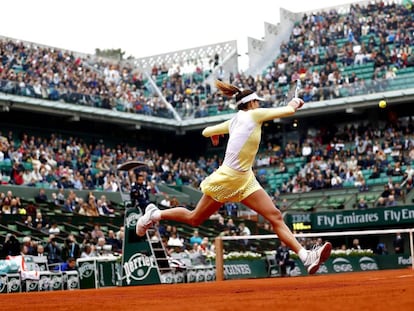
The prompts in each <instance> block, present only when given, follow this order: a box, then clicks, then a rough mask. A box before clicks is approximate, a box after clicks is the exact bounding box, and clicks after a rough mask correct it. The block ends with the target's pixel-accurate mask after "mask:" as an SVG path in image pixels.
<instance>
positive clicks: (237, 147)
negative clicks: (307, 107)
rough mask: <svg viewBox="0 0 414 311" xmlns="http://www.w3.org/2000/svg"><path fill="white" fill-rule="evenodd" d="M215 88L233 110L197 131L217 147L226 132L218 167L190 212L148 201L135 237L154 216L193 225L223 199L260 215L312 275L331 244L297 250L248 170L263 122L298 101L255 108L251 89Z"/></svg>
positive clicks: (297, 106) (296, 106)
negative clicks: (161, 207)
mask: <svg viewBox="0 0 414 311" xmlns="http://www.w3.org/2000/svg"><path fill="white" fill-rule="evenodd" d="M216 86H217V88H218V89H219V90H220V91H221V93H222V94H223V95H224V96H226V97H233V96H235V100H236V105H237V110H238V112H237V114H236V115H235V116H234V117H233V118H231V119H230V120H227V121H225V122H222V123H220V124H217V125H214V126H208V127H206V128H205V129H204V130H203V133H202V134H203V136H205V137H210V139H211V141H212V143H213V145H214V146H216V145H218V143H219V138H220V136H223V135H224V134H229V140H228V143H227V148H226V153H225V157H224V160H223V163H222V165H221V166H220V167H219V168H218V169H217V170H216V171H215V172H213V173H212V174H211V175H210V176H208V177H207V178H206V179H205V180H204V181H203V182H202V183H201V185H200V187H201V191H202V192H203V196H202V197H201V199H200V201H199V202H198V204H197V206H196V208H195V209H194V210H192V211H190V210H187V209H186V208H183V207H176V208H171V209H167V210H162V211H161V210H159V209H158V208H157V207H156V206H155V205H154V204H149V205H148V206H147V208H146V210H145V214H144V215H143V216H141V217H140V218H139V219H138V222H137V226H136V233H137V235H138V236H144V235H145V233H146V231H147V229H148V228H149V227H151V226H152V225H154V224H155V223H157V222H159V221H160V220H175V221H179V222H184V223H187V224H189V225H191V226H194V227H197V226H199V225H200V224H201V223H202V222H203V221H204V220H205V219H207V218H208V217H209V216H210V215H212V214H213V213H215V212H216V211H217V210H219V208H220V207H221V206H222V205H223V204H224V203H225V202H230V201H231V202H241V203H243V204H244V205H246V206H248V207H249V208H251V209H252V210H254V211H256V212H257V213H258V214H260V215H262V216H263V217H264V218H266V219H267V220H268V221H269V222H270V223H271V224H272V227H273V230H274V231H275V233H276V234H277V236H278V237H279V238H280V240H282V241H283V242H285V244H286V245H287V246H289V247H290V249H291V250H293V251H294V252H296V253H297V254H298V256H299V258H300V259H301V260H302V262H303V264H304V265H305V267H307V270H308V273H309V274H314V273H316V271H317V270H318V269H319V266H320V265H321V264H322V263H323V262H324V261H326V260H327V259H328V258H329V256H330V253H331V249H332V245H331V243H329V242H327V243H325V244H323V245H322V246H321V247H319V248H318V249H314V250H311V251H308V250H306V249H305V248H303V247H302V246H301V245H300V244H299V242H298V241H297V240H296V238H295V237H294V235H293V234H292V232H291V231H290V229H289V227H288V226H287V225H286V224H285V223H284V221H283V218H282V214H281V212H280V211H279V210H278V209H277V208H276V207H275V205H274V203H273V202H272V199H271V198H270V196H269V195H268V194H267V193H266V191H265V190H264V189H263V188H262V187H261V185H260V184H259V182H258V181H257V180H256V177H255V176H254V173H253V170H252V166H253V164H254V161H255V157H256V154H257V151H258V149H259V144H260V139H261V128H262V124H263V122H265V121H269V120H273V119H276V118H283V117H287V116H291V115H293V114H294V113H295V112H296V111H297V110H298V109H300V108H301V107H302V106H303V104H304V102H303V100H302V99H300V98H294V99H292V100H291V101H290V102H289V103H288V104H287V105H286V106H285V107H279V108H260V107H259V102H260V101H262V100H263V99H261V98H260V97H259V96H258V95H257V94H256V93H255V92H253V91H252V90H240V89H239V88H237V87H235V86H233V85H231V84H227V83H224V82H221V81H217V82H216Z"/></svg>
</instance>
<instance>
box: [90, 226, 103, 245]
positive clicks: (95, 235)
mask: <svg viewBox="0 0 414 311" xmlns="http://www.w3.org/2000/svg"><path fill="white" fill-rule="evenodd" d="M91 237H92V239H93V240H95V241H98V239H99V238H105V234H104V232H103V231H102V229H101V225H100V224H95V225H94V226H93V230H92V231H91Z"/></svg>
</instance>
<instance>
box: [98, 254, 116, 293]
mask: <svg viewBox="0 0 414 311" xmlns="http://www.w3.org/2000/svg"><path fill="white" fill-rule="evenodd" d="M97 266H98V278H99V287H107V286H117V285H118V274H119V273H118V271H119V267H118V266H119V262H118V260H117V258H98V259H97Z"/></svg>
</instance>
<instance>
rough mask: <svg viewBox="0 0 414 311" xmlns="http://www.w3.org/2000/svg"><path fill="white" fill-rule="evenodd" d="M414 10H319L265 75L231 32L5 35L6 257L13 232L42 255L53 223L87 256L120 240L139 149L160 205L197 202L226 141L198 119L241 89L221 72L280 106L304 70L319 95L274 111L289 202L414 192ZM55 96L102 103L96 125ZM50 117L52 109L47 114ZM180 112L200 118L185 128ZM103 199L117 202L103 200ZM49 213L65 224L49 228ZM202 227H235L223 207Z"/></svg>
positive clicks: (335, 205)
mask: <svg viewBox="0 0 414 311" xmlns="http://www.w3.org/2000/svg"><path fill="white" fill-rule="evenodd" d="M413 14H414V13H413V10H412V9H407V8H406V7H404V6H402V5H398V4H393V3H392V4H391V3H390V4H384V5H380V4H367V5H363V6H360V5H351V6H350V7H349V8H348V10H347V11H346V12H343V13H338V11H336V10H330V11H321V12H313V13H311V12H307V13H305V14H303V16H302V18H301V20H300V21H298V23H297V24H296V25H295V27H294V28H293V30H292V33H291V35H290V38H289V42H287V43H284V44H282V45H281V46H280V53H279V54H277V55H271V59H270V60H269V62H268V64H270V65H268V66H267V67H266V68H264V69H263V72H262V74H259V75H258V76H257V77H256V78H253V76H252V75H249V74H245V73H242V72H238V70H237V66H236V65H235V63H234V62H235V59H237V49H236V48H235V43H234V42H225V43H218V44H216V45H212V46H206V47H200V48H198V49H189V50H186V51H182V52H181V53H170V54H165V55H157V56H154V57H151V58H145V59H139V60H126V61H122V62H116V61H110V60H103V59H97V58H94V57H93V56H91V55H78V54H76V53H74V52H69V51H61V50H59V49H56V48H51V47H45V46H41V45H36V44H33V43H24V42H21V41H19V40H12V39H8V38H3V39H1V40H0V56H1V67H0V96H2V97H1V107H2V113H0V122H1V124H2V125H1V126H0V132H1V135H0V136H1V137H0V143H1V145H0V147H1V148H0V174H1V183H2V185H1V187H0V200H1V213H0V217H1V221H0V244H2V246H3V248H2V252H3V253H2V256H3V257H5V255H10V254H11V252H16V250H15V249H14V250H12V249H10V248H9V246H8V245H9V244H10V243H9V244H7V243H6V242H8V241H10V238H11V236H15V237H16V238H17V240H18V242H19V246H21V245H22V243H23V240H24V238H25V237H28V236H30V237H31V241H32V248H33V249H32V250H29V253H28V254H27V255H33V254H36V252H37V246H38V245H42V246H43V247H45V248H46V247H47V246H48V245H50V239H51V237H52V236H51V235H52V234H53V238H54V239H56V240H57V241H58V242H59V244H61V245H62V246H64V245H65V243H66V242H67V240H68V239H72V238H73V239H74V241H75V242H76V243H77V244H78V245H80V247H81V251H82V252H85V253H86V252H88V254H86V255H85V256H89V254H91V253H92V254H95V255H98V254H97V253H99V252H98V251H97V245H98V241H99V238H100V237H104V238H106V240H105V242H106V243H108V244H109V243H113V245H115V244H119V243H122V240H123V216H124V208H125V204H124V202H123V200H122V197H121V196H120V195H119V193H118V191H119V190H120V189H121V190H122V191H123V192H126V193H127V192H128V191H129V190H130V188H129V187H130V184H129V178H127V177H130V176H126V175H124V174H122V173H119V172H117V171H116V167H117V165H118V164H121V163H124V162H125V161H128V160H139V161H145V162H147V163H148V164H149V167H150V169H149V171H148V172H146V173H145V174H146V179H147V182H148V186H149V187H150V191H151V198H152V200H154V201H155V202H156V203H157V204H160V203H161V201H162V200H163V199H165V198H166V197H167V196H168V197H175V199H177V200H178V201H179V202H180V204H183V205H185V206H187V207H188V208H192V207H193V206H194V204H195V203H196V202H197V201H198V199H199V198H200V195H201V194H200V191H199V189H198V186H199V184H200V182H201V181H202V180H203V179H204V177H205V176H207V174H209V173H211V172H212V171H214V169H215V168H217V167H218V165H219V163H220V160H221V158H220V157H221V156H220V154H222V153H223V152H224V150H222V149H220V148H213V147H211V146H209V145H208V146H207V145H206V144H205V143H200V142H198V141H200V138H199V130H200V128H202V127H203V126H205V124H208V123H209V122H211V123H214V122H217V121H218V120H220V118H228V117H229V116H230V115H231V113H232V112H233V110H232V109H231V108H230V107H231V104H232V102H231V100H226V99H224V98H221V97H220V96H219V95H218V94H217V93H215V90H214V89H213V88H212V87H211V85H212V82H213V80H214V79H217V78H224V79H226V80H229V81H231V82H232V83H234V84H236V85H238V86H240V87H249V88H252V89H254V90H256V91H257V92H258V93H259V94H260V95H261V96H263V97H265V98H266V103H265V105H267V106H280V105H282V104H284V103H285V101H286V98H287V97H289V96H291V89H292V85H293V83H294V82H296V80H297V79H301V80H302V84H303V85H304V86H305V87H304V90H303V93H302V94H301V95H302V96H303V97H304V99H305V101H307V102H308V107H307V108H306V109H304V112H303V113H302V112H301V113H302V114H301V113H299V114H298V118H297V119H295V120H287V121H285V123H283V122H278V121H277V122H274V123H268V124H265V126H264V130H263V136H264V139H263V145H262V146H261V153H260V155H259V157H258V159H257V163H256V168H255V169H256V173H257V177H258V179H259V181H260V182H261V183H262V185H263V187H264V188H265V189H266V191H268V193H269V194H271V195H272V196H273V198H274V200H275V205H276V206H277V207H278V208H280V209H281V210H283V212H286V213H289V212H300V213H305V214H306V213H312V212H320V211H329V212H332V213H335V212H336V211H338V210H348V211H352V210H356V209H357V208H358V206H357V204H358V202H359V201H360V199H361V198H362V199H364V201H365V202H366V203H367V204H368V208H373V207H377V206H380V204H384V206H385V207H387V204H388V203H390V204H391V203H392V204H394V202H393V201H392V200H391V198H390V195H393V196H394V197H396V199H397V200H396V204H397V205H400V206H401V205H405V206H412V204H413V198H414V192H413V191H411V188H412V178H413V174H414V169H413V166H414V136H413V133H414V131H413V120H412V115H411V108H410V104H411V101H412V99H413V97H412V94H411V91H412V90H411V88H412V87H413V83H412V79H411V78H412V76H413V75H414V67H412V65H413V64H412V55H411V53H412V42H413V37H412V36H413V31H412V30H413V29H411V27H412V26H411V24H409V22H408V21H411V20H412V17H413V16H414V15H413ZM365 16H368V17H367V18H365ZM393 21H395V22H393ZM367 25H369V27H367ZM172 55H176V58H171V56H172ZM177 57H178V58H177ZM223 72H225V75H224V76H220V75H221V74H223ZM10 95H13V96H16V97H13V98H18V100H19V101H23V102H24V101H27V102H29V101H30V100H32V99H36V100H39V101H41V103H42V105H49V106H50V107H51V108H48V109H50V110H47V114H46V113H44V112H43V110H41V109H39V110H35V111H29V112H28V111H27V110H25V109H27V107H26V108H25V109H23V108H21V107H20V106H18V102H17V101H16V102H10V101H9V100H8V98H9V96H10ZM385 97H387V99H388V98H390V99H391V100H389V108H387V110H380V109H379V108H378V106H377V102H378V100H379V99H382V98H385ZM350 98H351V99H350ZM6 99H7V100H6ZM51 103H52V104H51ZM54 103H63V104H65V105H66V104H71V105H75V108H74V109H77V108H76V107H78V108H79V107H81V106H83V107H88V108H89V107H91V108H94V109H93V110H91V112H90V113H91V115H92V116H94V117H95V118H96V120H94V121H96V123H97V124H94V123H93V122H91V121H90V120H88V121H83V120H76V118H75V119H73V118H72V119H71V120H67V118H66V117H60V116H59V114H60V113H59V111H56V110H59V109H56V107H58V106H57V104H54ZM16 106H18V107H19V109H18V110H17V109H15V107H16ZM79 109H80V108H79ZM102 109H106V110H107V111H116V112H118V111H119V112H122V113H126V114H128V115H129V116H131V115H135V114H138V115H140V117H142V118H144V117H147V116H150V117H153V119H148V123H152V122H153V124H152V127H149V129H141V125H140V124H141V123H138V124H135V126H134V127H133V129H131V128H129V127H121V126H119V127H117V126H115V125H114V126H113V127H112V126H110V127H108V124H110V123H109V121H108V120H107V119H100V117H98V116H99V113H98V112H97V111H99V110H102ZM52 110H53V114H52V115H49V113H50V112H51V111H52ZM88 113H89V112H88ZM108 115H109V113H108ZM36 116H41V118H42V119H41V118H39V119H38V118H37V117H36ZM129 116H127V117H125V118H129ZM46 117H47V118H48V121H50V122H51V123H48V122H45V123H46V124H43V123H44V122H42V121H39V120H44V119H45V118H46ZM49 118H50V119H49ZM119 118H121V117H119ZM122 118H124V115H122ZM131 118H132V117H131ZM201 118H202V120H197V119H201ZM81 119H82V117H81ZM156 119H157V120H156ZM159 119H163V120H161V121H160V120H159ZM119 120H120V119H117V118H116V117H115V122H114V123H116V122H117V121H119ZM139 120H141V119H139ZM170 120H172V122H171V124H172V125H170V128H169V133H166V132H164V131H163V130H164V129H162V130H161V129H160V128H157V126H158V125H156V124H157V122H160V123H166V124H167V123H168V122H169V121H170ZM194 120H195V121H194ZM292 121H294V122H292ZM74 122H76V123H75V125H74ZM134 122H135V121H134ZM182 122H184V123H182ZM185 122H187V123H185ZM191 122H198V123H191ZM98 123H101V124H100V125H99V124H98ZM19 124H23V125H20V126H19ZM92 124H93V125H92ZM177 124H178V125H177ZM183 124H184V125H185V126H187V128H185V129H184V130H183V129H177V128H179V127H180V126H182V125H183ZM194 124H195V125H194ZM181 130H183V131H184V134H186V135H185V136H184V135H183V133H182V132H181ZM136 132H139V133H136ZM102 137H104V138H105V140H104V141H102ZM177 137H178V138H177ZM194 137H197V138H196V139H194ZM120 140H121V141H120ZM171 150H173V152H172V151H171ZM116 180H119V184H118V183H117V182H116ZM119 187H121V188H119ZM385 187H388V190H387V191H385V190H384V188H385ZM41 189H44V190H45V194H46V197H47V199H46V201H43V202H40V201H36V197H37V195H38V193H39V191H40V190H41ZM60 189H63V190H60ZM9 192H10V193H9ZM102 196H105V197H106V203H105V202H104V201H105V200H104V199H103V198H102ZM91 197H92V201H90V198H91ZM380 198H383V199H380ZM104 205H105V206H107V207H108V208H109V209H108V210H109V211H112V212H107V213H105V212H103V210H104ZM38 213H40V216H39V215H38ZM29 216H30V217H29ZM254 216H255V215H251V214H249V213H248V212H247V211H246V210H245V209H244V207H243V206H242V205H240V206H238V214H237V215H236V216H235V217H231V216H230V217H229V215H228V214H227V213H226V210H225V209H224V208H223V209H222V210H220V217H222V218H225V220H226V221H227V220H228V219H229V218H234V219H233V220H234V224H235V227H236V228H237V227H238V226H239V224H240V223H242V222H243V223H245V224H246V225H247V226H248V227H249V228H250V230H251V231H252V233H260V234H266V233H269V232H272V231H271V228H269V227H268V226H267V225H268V224H266V221H264V220H263V219H260V218H257V219H256V218H255V217H254ZM39 217H40V218H39ZM52 223H55V225H56V226H55V227H54V229H56V228H57V229H56V230H57V231H56V232H53V231H50V229H51V227H52ZM96 225H100V228H99V229H96ZM164 227H165V231H164V232H163V235H162V239H163V242H165V243H166V244H167V246H168V238H169V236H170V235H171V232H174V231H175V233H178V235H179V237H180V238H181V239H182V240H183V248H189V247H190V245H189V240H190V238H191V236H192V234H193V231H194V228H191V227H189V226H186V225H183V224H179V225H178V224H177V223H173V222H171V223H165V224H164ZM197 229H198V230H199V233H200V235H201V236H203V237H207V238H208V239H209V240H210V242H211V239H212V238H213V237H215V236H217V235H220V234H229V233H228V232H226V230H224V227H220V226H219V225H218V224H217V221H216V220H212V219H210V220H208V221H206V222H205V223H204V224H202V225H201V226H199V227H198V228H197ZM236 230H237V229H236ZM110 232H112V233H110ZM110 235H111V236H112V237H111V238H109V236H110ZM270 243H274V242H270ZM91 246H92V248H91ZM273 246H274V245H273ZM34 247H36V250H35V249H34ZM88 248H91V249H89V250H87V249H88ZM6 251H7V253H6ZM119 251H120V249H119V247H118V252H119ZM18 252H20V249H19V250H18ZM89 252H90V253H89ZM13 254H14V253H13ZM15 255H16V254H15ZM79 256H81V254H79Z"/></svg>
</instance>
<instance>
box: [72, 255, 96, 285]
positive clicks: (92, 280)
mask: <svg viewBox="0 0 414 311" xmlns="http://www.w3.org/2000/svg"><path fill="white" fill-rule="evenodd" d="M76 265H77V270H78V273H79V286H80V288H81V289H84V288H97V287H98V281H97V274H96V271H97V270H96V258H78V259H77V260H76Z"/></svg>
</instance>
